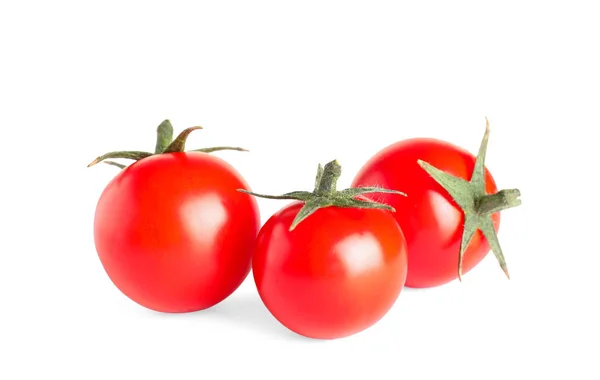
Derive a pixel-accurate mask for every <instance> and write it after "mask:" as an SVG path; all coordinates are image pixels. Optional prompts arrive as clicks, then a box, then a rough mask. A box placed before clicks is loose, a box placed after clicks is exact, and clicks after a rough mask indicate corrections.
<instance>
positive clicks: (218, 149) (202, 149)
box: [188, 146, 248, 153]
mask: <svg viewBox="0 0 600 380" xmlns="http://www.w3.org/2000/svg"><path fill="white" fill-rule="evenodd" d="M220 150H236V151H238V152H247V151H248V149H244V148H239V147H231V146H214V147H211V148H200V149H192V150H188V152H203V153H212V152H217V151H220Z"/></svg>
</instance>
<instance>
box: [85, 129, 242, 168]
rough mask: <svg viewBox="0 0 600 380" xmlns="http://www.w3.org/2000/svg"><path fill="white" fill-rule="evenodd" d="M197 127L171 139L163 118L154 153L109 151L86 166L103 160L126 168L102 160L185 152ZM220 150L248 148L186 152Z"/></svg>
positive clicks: (157, 132)
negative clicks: (186, 144)
mask: <svg viewBox="0 0 600 380" xmlns="http://www.w3.org/2000/svg"><path fill="white" fill-rule="evenodd" d="M197 129H202V127H190V128H187V129H185V130H183V131H182V132H181V133H180V134H179V135H178V136H177V137H176V138H175V140H173V126H172V125H171V122H170V121H169V119H166V120H164V121H163V122H162V123H160V125H159V126H158V128H157V129H156V147H155V149H154V153H150V152H142V151H116V152H109V153H106V154H103V155H102V156H99V157H97V158H96V159H95V160H94V161H92V162H91V163H90V164H88V167H90V166H94V165H96V164H97V163H99V162H105V163H106V164H108V165H111V166H115V167H118V168H120V169H124V168H126V166H125V165H123V164H120V163H117V162H114V161H104V160H107V159H110V158H125V159H129V160H134V161H139V160H142V159H144V158H146V157H150V156H154V155H157V154H165V153H175V152H185V143H186V141H187V138H188V136H189V135H190V133H192V132H193V131H195V130H197ZM221 150H235V151H239V152H247V151H248V150H246V149H244V148H239V147H229V146H216V147H211V148H201V149H194V150H189V151H188V152H203V153H212V152H216V151H221Z"/></svg>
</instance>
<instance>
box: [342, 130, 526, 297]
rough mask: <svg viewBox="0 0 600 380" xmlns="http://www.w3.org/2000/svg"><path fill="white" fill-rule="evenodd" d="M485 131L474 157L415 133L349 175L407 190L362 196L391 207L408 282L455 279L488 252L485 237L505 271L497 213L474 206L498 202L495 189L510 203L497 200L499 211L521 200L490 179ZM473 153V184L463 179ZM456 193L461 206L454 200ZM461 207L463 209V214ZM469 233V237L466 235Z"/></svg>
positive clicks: (414, 284)
mask: <svg viewBox="0 0 600 380" xmlns="http://www.w3.org/2000/svg"><path fill="white" fill-rule="evenodd" d="M488 133H489V125H488V127H487V129H486V135H485V137H484V141H483V142H482V147H481V148H480V154H479V155H478V156H477V157H476V156H474V155H473V154H471V153H469V152H468V151H466V150H464V149H462V148H460V147H458V146H456V145H453V144H451V143H449V142H446V141H441V140H437V139H429V138H414V139H408V140H404V141H399V142H396V143H394V144H392V145H390V146H388V147H385V148H384V149H382V150H381V151H379V152H378V153H377V154H375V155H374V156H373V157H371V158H370V160H369V161H368V162H367V163H366V164H365V165H364V166H363V167H362V168H361V169H360V170H359V172H358V174H357V175H356V177H355V178H354V180H353V182H352V186H354V187H361V186H374V185H377V186H381V187H384V188H389V189H400V190H402V191H404V192H406V195H407V196H406V197H394V196H390V195H389V194H384V193H382V194H370V195H367V196H369V197H373V199H377V200H379V201H381V202H384V203H387V204H389V205H391V206H392V207H394V208H395V209H396V212H395V213H393V216H394V218H395V219H396V220H397V222H398V224H399V225H400V228H401V229H402V231H403V233H404V236H405V238H406V242H407V247H408V274H407V278H406V286H407V287H413V288H424V287H433V286H439V285H443V284H446V283H448V282H450V281H453V280H455V279H456V278H457V277H458V276H460V275H461V273H467V272H469V271H470V270H472V269H473V268H474V267H475V266H476V265H477V264H478V263H479V262H481V260H482V259H483V258H484V257H485V256H486V254H487V253H488V252H489V250H490V244H489V242H488V240H489V239H491V240H492V243H494V248H495V249H494V253H495V254H496V256H497V257H498V260H499V261H500V264H501V266H502V267H503V269H504V270H505V273H506V274H507V276H508V272H507V270H506V265H505V263H504V258H503V255H502V252H501V250H500V246H499V245H498V244H497V236H496V234H497V232H498V229H499V227H500V213H499V212H494V213H492V212H489V210H490V208H489V207H488V208H487V210H488V211H486V212H484V210H483V206H482V207H481V209H480V210H478V209H477V204H480V203H483V202H481V200H482V199H484V200H485V202H488V203H490V202H492V201H493V202H496V203H497V199H495V198H493V197H496V195H494V196H490V194H497V196H498V198H500V197H501V196H502V197H508V198H510V199H509V200H508V203H509V205H505V206H497V205H496V206H497V207H496V209H497V210H498V211H499V210H500V209H502V208H508V207H514V206H516V205H518V204H519V203H520V202H519V201H517V200H516V199H512V197H516V196H518V195H519V194H520V193H519V192H518V190H507V191H506V192H507V193H505V191H502V192H498V189H497V187H496V183H495V180H494V178H493V177H492V175H491V173H490V172H489V170H488V169H487V168H485V167H484V164H483V159H484V157H485V150H486V148H487V136H488ZM478 157H479V159H480V161H481V169H482V170H481V176H480V177H481V180H480V181H475V182H478V184H475V183H471V182H468V181H471V179H472V178H473V173H474V168H475V165H476V161H477V159H478ZM419 160H422V161H424V162H426V163H428V164H430V165H431V166H433V168H434V169H435V168H437V170H439V171H441V172H442V173H441V174H439V176H441V177H444V178H446V179H447V181H450V182H452V181H454V185H453V186H447V187H449V188H453V187H455V188H457V189H458V190H455V192H456V193H457V194H455V196H453V195H452V194H451V192H450V191H449V190H448V188H447V187H444V186H442V185H441V184H440V182H439V181H438V180H436V179H434V177H433V176H432V175H431V174H430V173H428V172H427V171H426V170H424V167H422V166H421V165H420V164H419V162H418V161H419ZM444 173H445V174H444ZM448 178H449V179H448ZM442 179H443V178H442ZM473 194H474V195H473ZM486 194H487V195H486ZM456 197H458V198H457V199H458V200H459V201H461V202H460V203H463V204H462V205H460V204H459V203H458V202H457V201H456V199H455V198H456ZM492 198H493V199H492ZM504 200H506V199H504ZM465 205H466V206H465ZM465 208H467V209H468V211H469V213H468V214H465ZM465 215H467V216H468V217H469V219H468V220H467V222H468V226H469V227H472V228H470V233H468V232H469V231H467V232H465V231H466V229H465V228H464V227H465V224H466V219H465ZM482 231H483V232H482ZM484 232H485V234H484ZM470 234H472V237H469V236H468V235H470ZM463 235H465V238H464V240H465V245H466V244H468V245H467V246H466V249H465V248H463V258H462V262H461V263H460V266H461V270H460V271H457V268H459V256H460V255H459V253H460V251H461V243H463ZM486 237H487V238H489V239H486Z"/></svg>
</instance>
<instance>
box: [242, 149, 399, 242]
mask: <svg viewBox="0 0 600 380" xmlns="http://www.w3.org/2000/svg"><path fill="white" fill-rule="evenodd" d="M341 174H342V167H341V166H340V164H339V163H338V162H337V160H333V161H331V162H329V163H327V164H326V165H325V167H322V166H321V165H319V167H318V169H317V176H316V181H315V188H314V190H313V191H312V192H309V191H292V192H289V193H286V194H283V195H264V194H258V193H253V192H251V191H247V190H244V189H238V191H240V192H243V193H246V194H249V195H253V196H255V197H260V198H267V199H290V200H291V199H293V200H298V201H302V202H304V206H303V207H302V208H301V209H300V211H298V214H297V215H296V217H295V218H294V220H293V221H292V223H291V225H290V228H289V230H290V231H292V230H293V229H295V228H296V227H297V226H298V225H299V224H300V222H302V221H303V220H305V219H306V218H308V217H309V216H310V215H312V214H313V213H315V211H317V210H318V209H320V208H325V207H341V208H362V209H382V210H387V211H391V212H395V210H394V208H393V207H391V206H389V205H386V204H383V203H379V202H376V201H373V200H370V199H357V197H358V196H360V195H362V194H367V193H393V194H399V195H404V196H406V194H404V193H402V192H400V191H396V190H389V189H384V188H379V187H367V188H349V189H344V190H341V191H337V190H336V184H337V181H338V179H339V178H340V176H341Z"/></svg>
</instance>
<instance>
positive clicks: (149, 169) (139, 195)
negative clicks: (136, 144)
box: [92, 124, 260, 313]
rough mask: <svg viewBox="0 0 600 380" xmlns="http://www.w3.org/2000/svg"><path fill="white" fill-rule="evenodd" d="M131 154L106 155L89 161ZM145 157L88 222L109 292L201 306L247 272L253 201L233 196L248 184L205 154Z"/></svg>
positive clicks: (165, 304)
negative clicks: (109, 282)
mask: <svg viewBox="0 0 600 380" xmlns="http://www.w3.org/2000/svg"><path fill="white" fill-rule="evenodd" d="M169 127H170V124H169ZM187 133H189V131H188V132H187ZM159 137H160V136H159ZM169 141H170V136H168V138H166V143H165V144H163V145H166V144H167V143H168V142H169ZM176 143H181V141H178V140H176ZM159 145H160V144H159ZM177 149H180V150H181V149H183V144H180V145H178V148H177ZM218 149H222V148H218ZM218 149H214V148H212V149H209V150H208V151H214V150H218ZM223 149H225V148H223ZM227 149H238V150H239V148H227ZM157 150H159V151H162V150H163V147H160V149H159V148H157ZM172 150H174V149H172ZM133 153H136V152H133ZM133 153H131V152H125V153H123V152H113V153H110V154H107V155H105V156H102V157H99V158H98V159H97V160H96V161H94V163H96V162H99V161H100V160H103V159H104V158H106V157H121V158H131V157H132V156H135V154H133ZM138 153H139V152H138ZM145 155H147V154H144V155H142V157H143V158H141V159H139V160H138V161H137V162H135V163H133V164H131V165H130V166H128V167H125V168H124V169H123V170H122V171H121V172H120V173H119V174H117V175H116V177H115V178H113V179H112V181H110V183H109V184H108V185H107V186H106V188H105V189H104V191H103V192H102V195H101V196H100V199H99V201H98V204H97V207H96V213H95V219H94V241H95V244H96V249H97V252H98V255H99V258H100V261H101V263H102V265H103V267H104V269H105V270H106V273H107V274H108V276H109V278H110V279H111V280H112V282H113V283H114V284H115V285H116V287H117V288H118V289H119V290H121V292H123V293H124V294H125V295H126V296H127V297H129V298H130V299H132V300H133V301H135V302H137V303H138V304H140V305H142V306H144V307H146V308H149V309H152V310H155V311H160V312H171V313H179V312H191V311H197V310H201V309H206V308H209V307H211V306H213V305H215V304H217V303H219V302H221V301H222V300H223V299H225V298H226V297H228V296H229V295H230V294H231V293H232V292H233V291H235V290H236V289H237V288H238V287H239V285H240V284H241V283H242V282H243V281H244V279H245V278H246V277H247V275H248V274H249V272H250V268H251V261H252V249H253V246H254V242H255V239H256V235H257V233H258V230H259V227H260V217H259V210H258V205H257V203H256V200H255V199H253V198H251V197H248V196H245V195H244V194H242V193H240V192H238V191H236V189H237V188H243V189H249V187H248V185H247V184H246V182H245V181H244V179H243V178H242V177H241V176H240V174H239V173H238V172H237V171H236V170H235V169H234V168H233V167H232V166H231V165H229V164H228V163H227V162H225V161H224V160H222V159H220V158H217V157H214V156H211V155H210V154H208V153H203V152H182V151H181V152H178V151H174V152H167V153H165V152H163V153H161V152H158V153H156V154H154V155H150V156H148V157H145ZM148 155H149V153H148ZM138 156H139V154H138ZM94 163H92V164H94ZM113 164H114V163H113Z"/></svg>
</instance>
